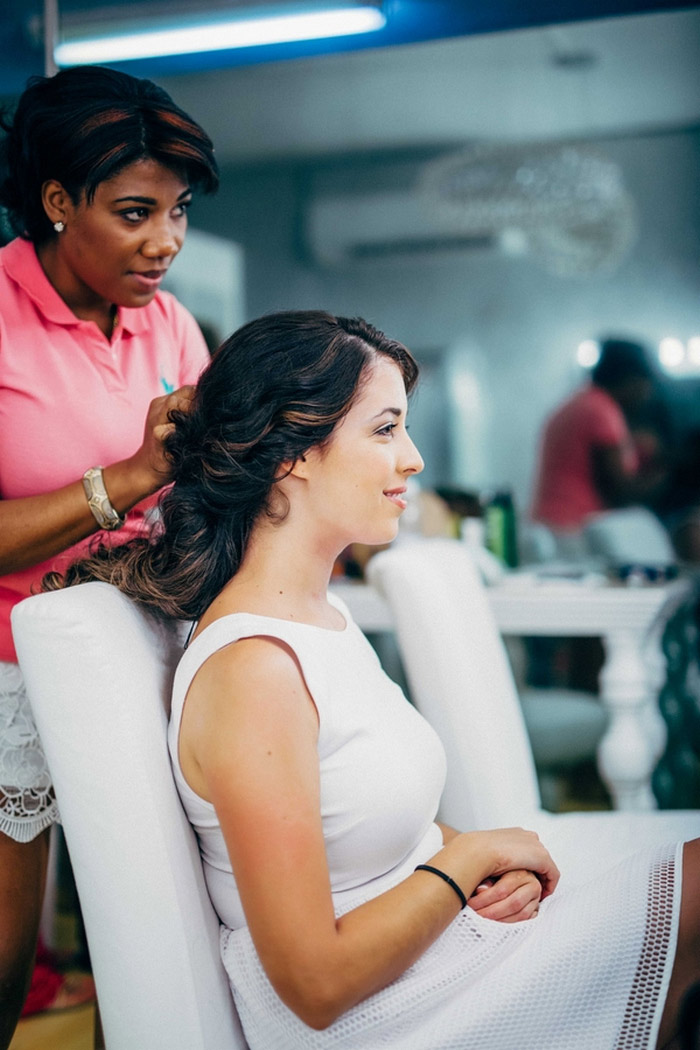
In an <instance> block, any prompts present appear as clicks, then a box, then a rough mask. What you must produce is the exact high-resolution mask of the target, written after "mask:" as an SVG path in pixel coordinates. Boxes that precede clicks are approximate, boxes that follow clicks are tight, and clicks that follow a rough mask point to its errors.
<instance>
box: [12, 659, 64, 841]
mask: <svg viewBox="0 0 700 1050" xmlns="http://www.w3.org/2000/svg"><path fill="white" fill-rule="evenodd" d="M56 820H58V808H57V806H56V801H55V799H54V796H53V790H52V787H51V778H50V776H49V770H48V767H47V765H46V759H45V758H44V752H43V750H42V747H41V741H40V740H39V734H38V733H37V729H36V725H35V724H34V716H33V715H32V711H31V708H30V706H29V700H28V699H27V694H26V691H25V688H24V680H23V678H22V673H21V671H20V669H19V667H18V666H17V664H11V663H6V662H4V661H2V660H0V831H1V832H4V833H5V835H9V837H10V838H11V839H15V841H16V842H31V840H32V839H33V838H36V836H37V835H38V834H39V832H40V831H43V830H44V828H48V827H49V826H50V825H51V824H53V823H54V822H55V821H56Z"/></svg>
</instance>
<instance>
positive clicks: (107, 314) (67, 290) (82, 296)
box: [36, 240, 117, 340]
mask: <svg viewBox="0 0 700 1050" xmlns="http://www.w3.org/2000/svg"><path fill="white" fill-rule="evenodd" d="M36 254H37V258H38V260H39V263H40V265H41V268H42V270H43V271H44V273H45V274H46V277H47V279H48V281H49V283H50V284H51V285H52V286H53V288H54V289H55V291H56V292H58V294H59V295H60V297H61V299H63V301H64V303H65V304H66V306H67V307H68V308H69V309H71V310H72V311H73V313H74V314H75V316H76V317H79V318H80V320H81V321H94V322H95V324H96V325H97V327H98V328H99V329H100V331H101V332H102V334H103V335H105V336H106V337H107V339H110V340H111V338H112V335H113V333H114V329H115V327H116V319H117V307H116V306H115V305H114V304H113V303H110V302H108V301H107V300H106V299H103V298H102V297H101V296H99V295H97V293H95V292H93V291H92V289H90V288H87V287H86V286H85V285H83V284H80V283H79V282H78V281H76V279H75V278H74V277H73V276H72V275H71V273H70V271H69V269H68V268H67V267H65V266H64V265H63V262H62V260H61V257H60V254H59V252H58V251H57V250H56V243H55V240H51V241H47V242H46V243H44V244H41V245H39V246H38V247H37V249H36Z"/></svg>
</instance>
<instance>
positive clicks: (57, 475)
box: [0, 239, 209, 660]
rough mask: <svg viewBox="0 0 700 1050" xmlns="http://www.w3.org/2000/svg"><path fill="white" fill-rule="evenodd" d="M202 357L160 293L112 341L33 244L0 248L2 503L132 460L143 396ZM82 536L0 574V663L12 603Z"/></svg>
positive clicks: (181, 313) (199, 343)
mask: <svg viewBox="0 0 700 1050" xmlns="http://www.w3.org/2000/svg"><path fill="white" fill-rule="evenodd" d="M208 360H209V355H208V352H207V348H206V345H205V343H204V339H203V338H202V334H201V332H200V330H199V328H198V326H197V324H196V322H195V320H194V318H193V317H192V316H191V314H189V313H188V312H187V310H185V308H184V307H183V306H181V305H180V304H179V303H178V302H177V300H175V299H174V298H173V296H172V295H169V294H168V293H167V292H159V293H158V294H157V295H156V296H155V298H154V299H153V301H152V302H151V303H149V305H148V306H145V307H142V308H140V309H131V308H126V307H121V308H120V310H119V323H118V326H117V328H116V330H115V332H114V335H113V338H112V341H111V342H110V341H109V340H108V339H107V337H106V336H105V335H103V333H102V332H101V331H100V329H99V328H98V327H97V325H96V324H95V323H94V322H93V321H82V320H80V318H78V317H76V316H75V314H74V313H73V312H72V311H71V310H70V308H69V307H68V306H67V305H66V303H65V302H64V301H63V299H62V298H61V297H60V295H59V294H58V292H57V291H56V290H55V288H54V287H53V285H52V284H51V283H50V281H49V280H48V278H47V277H46V275H45V273H44V271H43V270H42V268H41V265H40V263H39V260H38V258H37V255H36V252H35V250H34V246H33V245H32V244H31V242H29V241H25V240H21V239H17V240H15V241H12V242H11V243H10V244H8V245H7V246H6V247H4V248H2V249H0V499H17V498H19V497H22V496H36V495H40V494H41V493H44V492H50V491H52V490H53V489H58V488H61V487H62V486H63V485H67V484H68V483H69V482H72V481H76V480H77V479H79V478H81V477H82V475H83V473H84V472H85V470H86V469H87V468H88V467H93V466H96V465H102V466H106V465H107V464H109V463H115V462H117V461H118V460H121V459H125V458H127V457H128V456H131V455H133V453H134V452H136V450H137V449H138V448H139V447H140V445H141V442H142V440H143V427H144V423H145V420H146V412H147V410H148V406H149V404H150V402H151V401H152V399H153V398H154V397H158V396H159V395H161V394H164V393H166V392H168V391H171V390H174V389H176V388H177V387H179V386H182V385H183V384H184V383H194V382H196V380H197V377H198V376H199V373H200V372H201V371H202V369H203V368H204V366H205V365H206V363H207V362H208ZM152 503H153V499H151V500H147V501H144V502H143V503H140V504H138V505H137V506H136V507H134V508H133V510H131V511H130V512H129V514H128V516H127V521H126V524H125V525H124V527H123V528H122V529H120V530H119V532H117V533H115V534H114V538H115V541H117V542H124V541H125V540H128V539H130V538H131V537H132V536H135V535H137V534H138V533H139V532H141V531H142V530H143V527H144V512H145V511H146V510H147V509H148V506H149V505H152ZM92 539H93V537H89V538H88V539H87V540H83V541H82V542H81V543H79V544H77V545H76V546H74V547H71V548H70V549H69V550H67V551H65V552H64V553H63V554H60V555H58V556H56V557H55V558H52V559H50V560H49V561H47V562H44V563H43V564H41V565H35V566H33V567H32V568H31V569H26V570H23V571H20V572H15V573H9V574H8V575H7V576H4V577H0V660H15V659H16V657H15V652H14V646H13V644H12V637H11V633H10V610H11V608H12V606H13V605H15V604H16V603H17V602H18V601H20V600H21V599H22V598H24V597H26V596H27V595H28V594H30V593H31V591H32V588H34V587H36V586H38V584H39V583H40V581H41V578H42V576H43V575H44V573H46V572H48V571H50V570H51V569H54V568H57V569H59V570H61V569H62V568H63V567H65V566H66V565H67V564H68V563H69V562H70V561H72V560H73V559H74V558H75V557H76V555H77V554H78V553H79V552H80V551H81V550H82V549H84V548H85V546H86V545H87V544H88V543H90V542H91V540H92Z"/></svg>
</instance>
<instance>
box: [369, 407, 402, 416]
mask: <svg viewBox="0 0 700 1050" xmlns="http://www.w3.org/2000/svg"><path fill="white" fill-rule="evenodd" d="M385 412H391V414H392V416H397V417H398V416H400V415H402V414H403V410H402V409H400V408H383V409H382V410H381V412H377V414H376V416H372V419H379V417H380V416H383V415H384V413H385Z"/></svg>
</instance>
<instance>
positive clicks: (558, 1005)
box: [221, 843, 682, 1050]
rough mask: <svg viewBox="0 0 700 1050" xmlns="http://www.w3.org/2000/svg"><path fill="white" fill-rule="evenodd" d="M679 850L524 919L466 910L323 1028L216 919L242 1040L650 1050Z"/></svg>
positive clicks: (636, 863)
mask: <svg viewBox="0 0 700 1050" xmlns="http://www.w3.org/2000/svg"><path fill="white" fill-rule="evenodd" d="M590 847H591V848H594V844H593V843H591V844H590ZM681 848H682V847H681V846H676V845H673V846H668V847H664V848H661V849H659V848H654V849H649V850H646V851H644V852H642V853H639V854H635V855H634V856H631V857H629V858H627V859H626V860H625V861H623V862H622V863H621V864H618V865H617V866H616V867H614V868H612V869H611V870H610V872H609V873H608V875H607V878H606V879H603V880H601V879H600V878H596V879H595V880H592V881H590V882H587V883H583V884H579V885H575V886H572V887H570V888H567V889H562V890H561V892H559V890H557V891H556V892H555V893H554V894H553V896H552V897H550V898H548V899H547V900H546V901H544V902H543V903H542V906H541V908H540V913H539V915H538V917H537V918H535V919H532V920H530V921H529V922H523V923H517V924H513V925H506V924H503V923H498V922H494V921H492V920H489V919H484V918H482V917H481V916H479V915H477V914H476V913H475V912H474V911H472V909H471V908H466V909H465V910H464V911H463V912H461V914H460V915H459V916H458V918H457V919H456V920H455V921H454V922H453V923H452V924H451V925H450V926H449V927H448V929H447V930H446V931H445V933H444V934H443V935H442V936H441V937H440V938H438V940H437V941H436V942H435V943H434V944H433V945H432V946H431V947H430V948H429V949H428V951H426V952H425V954H424V955H423V956H422V957H421V958H420V959H419V960H418V961H417V962H416V963H415V964H414V965H413V966H411V967H410V968H409V969H408V970H407V971H406V972H405V973H404V974H403V975H402V976H401V977H400V978H399V979H398V980H396V981H394V982H393V983H392V984H390V985H389V986H388V987H386V988H384V989H383V990H382V991H381V992H378V993H377V994H376V995H373V996H371V997H370V998H369V999H367V1000H365V1001H364V1002H363V1003H360V1004H359V1005H358V1006H356V1007H353V1009H351V1010H349V1011H348V1012H347V1013H345V1014H344V1015H343V1016H342V1017H340V1018H339V1019H338V1020H337V1021H336V1022H335V1023H334V1024H333V1025H331V1026H330V1027H329V1028H327V1029H326V1030H325V1031H322V1032H318V1031H314V1030H312V1029H310V1028H308V1027H307V1026H306V1025H304V1024H303V1023H302V1022H301V1021H300V1020H299V1019H298V1018H297V1017H296V1016H295V1015H294V1014H293V1013H292V1012H291V1011H290V1010H288V1009H287V1008H286V1007H285V1006H284V1005H283V1003H282V1002H281V1001H280V1000H279V999H278V997H277V996H276V994H275V992H274V990H273V989H272V987H271V985H270V984H269V982H268V980H267V977H266V976H265V973H264V972H263V970H262V967H261V965H260V963H259V961H258V958H257V955H256V953H255V950H254V948H253V945H252V942H251V939H250V935H249V934H248V931H247V929H241V930H236V931H231V930H227V929H226V928H225V927H224V928H222V937H221V946H222V956H223V960H224V963H225V965H226V969H227V971H228V974H229V979H230V981H231V985H232V988H233V992H234V997H235V1000H236V1005H237V1007H238V1010H239V1012H240V1016H241V1020H242V1022H243V1026H244V1030H245V1033H246V1038H247V1040H248V1042H249V1045H250V1047H251V1050H330V1048H339V1047H343V1048H345V1050H387V1048H389V1050H485V1048H488V1050H513V1048H514V1047H517V1048H518V1050H583V1048H584V1047H585V1048H591V1050H649V1048H651V1047H653V1046H654V1044H655V1040H656V1036H657V1034H658V1027H659V1023H660V1019H661V1013H662V1010H663V1005H664V1000H665V997H666V992H667V989H668V982H669V979H670V974H671V968H672V965H673V955H674V951H675V943H676V936H677V928H678V915H679V908H680V881H681V867H680V865H681V852H680V851H681ZM582 856H585V849H582ZM356 903H359V901H358V902H356Z"/></svg>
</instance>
